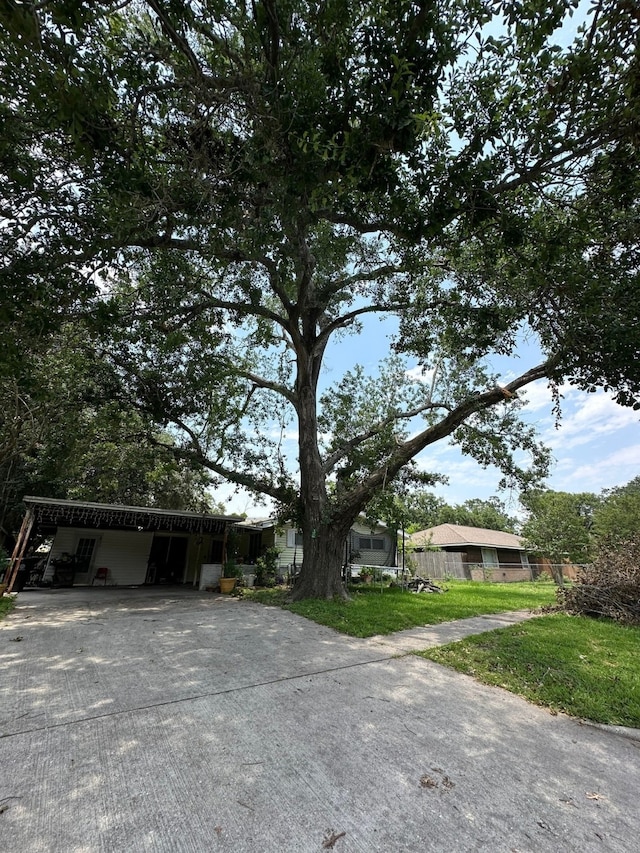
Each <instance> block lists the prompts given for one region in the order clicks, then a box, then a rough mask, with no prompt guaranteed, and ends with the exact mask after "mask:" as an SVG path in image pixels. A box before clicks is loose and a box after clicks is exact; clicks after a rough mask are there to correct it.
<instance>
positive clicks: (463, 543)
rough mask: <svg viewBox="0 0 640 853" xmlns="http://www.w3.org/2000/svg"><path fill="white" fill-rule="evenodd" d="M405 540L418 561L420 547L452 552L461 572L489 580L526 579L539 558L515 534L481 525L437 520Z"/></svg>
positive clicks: (428, 549) (454, 561)
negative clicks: (468, 525) (409, 544)
mask: <svg viewBox="0 0 640 853" xmlns="http://www.w3.org/2000/svg"><path fill="white" fill-rule="evenodd" d="M409 542H410V543H411V545H412V547H413V549H414V550H415V551H416V552H418V553H417V555H416V559H417V562H418V564H420V562H421V561H420V557H421V555H420V552H421V551H424V552H428V551H432V550H433V549H437V550H439V551H444V552H446V553H448V554H451V555H452V557H453V555H455V556H456V558H457V559H456V560H453V559H452V561H451V566H452V567H453V566H454V565H456V564H457V565H458V566H461V567H462V575H461V576H462V577H467V578H472V579H475V578H476V577H478V579H482V578H483V577H487V576H490V577H491V579H493V580H529V579H530V578H531V577H532V574H533V573H532V565H533V566H534V567H535V566H536V565H537V564H538V563H540V562H542V561H541V560H538V559H536V558H535V557H532V556H531V557H530V555H529V554H527V551H526V549H525V547H524V545H523V543H522V540H521V539H520V537H519V536H515V535H514V534H513V533H504V532H502V531H500V530H487V529H486V528H484V527H466V526H464V525H461V524H439V525H437V526H436V527H429V528H428V529H427V530H420V531H419V532H418V533H413V534H412V535H411V536H410V537H409ZM423 561H424V560H423ZM425 562H426V561H425ZM534 571H535V569H534Z"/></svg>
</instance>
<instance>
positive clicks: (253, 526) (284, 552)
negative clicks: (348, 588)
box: [238, 518, 396, 575]
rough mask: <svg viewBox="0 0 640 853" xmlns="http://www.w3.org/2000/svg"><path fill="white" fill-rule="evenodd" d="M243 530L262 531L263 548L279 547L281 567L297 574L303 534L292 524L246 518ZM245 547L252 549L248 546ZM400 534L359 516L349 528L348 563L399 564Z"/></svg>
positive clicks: (346, 542)
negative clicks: (397, 539)
mask: <svg viewBox="0 0 640 853" xmlns="http://www.w3.org/2000/svg"><path fill="white" fill-rule="evenodd" d="M238 531H239V533H240V534H241V535H242V533H243V531H246V532H249V531H259V532H260V534H261V547H262V550H264V548H268V547H270V546H275V547H276V548H277V549H278V551H279V555H278V569H279V571H280V572H281V573H282V575H287V574H289V575H291V574H296V573H297V572H298V571H299V570H300V567H301V565H302V554H303V551H302V533H301V532H300V530H298V529H297V528H296V527H294V526H293V525H292V524H290V523H286V524H282V525H281V524H279V523H278V522H277V521H276V520H275V519H273V518H265V519H254V520H252V521H250V520H247V521H243V522H242V523H241V524H240V525H239V526H238ZM245 550H250V549H247V548H245ZM395 559H396V537H395V533H394V531H392V530H390V529H389V528H387V527H386V525H384V524H382V523H381V522H377V523H375V524H374V525H373V526H372V525H371V522H368V521H366V520H365V519H364V518H359V519H357V520H356V521H355V522H354V524H353V525H352V527H351V530H350V531H349V536H348V537H347V540H346V541H345V545H344V564H345V565H351V566H352V567H355V566H395Z"/></svg>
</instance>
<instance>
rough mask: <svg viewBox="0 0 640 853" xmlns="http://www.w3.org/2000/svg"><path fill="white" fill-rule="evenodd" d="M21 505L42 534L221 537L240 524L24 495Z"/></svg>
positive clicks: (227, 518)
mask: <svg viewBox="0 0 640 853" xmlns="http://www.w3.org/2000/svg"><path fill="white" fill-rule="evenodd" d="M23 500H24V503H25V504H26V505H27V507H28V508H29V509H30V510H31V511H32V512H33V515H34V520H35V522H36V524H37V525H38V526H39V528H40V529H41V531H43V530H45V529H46V528H51V529H54V528H57V527H85V528H103V529H111V530H158V531H166V532H172V531H175V532H180V533H224V531H225V530H226V529H227V527H230V526H232V525H235V524H237V523H238V522H240V521H242V518H241V517H240V516H237V515H207V514H206V513H198V512H187V511H182V510H174V509H156V508H154V507H143V506H123V505H120V504H101V503H93V502H91V501H70V500H62V499H60V498H42V497H34V496H32V495H27V496H26V497H25V498H23Z"/></svg>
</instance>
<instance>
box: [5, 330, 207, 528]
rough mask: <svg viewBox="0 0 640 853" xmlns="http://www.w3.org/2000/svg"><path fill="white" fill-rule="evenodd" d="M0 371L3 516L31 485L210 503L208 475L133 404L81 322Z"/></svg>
mask: <svg viewBox="0 0 640 853" xmlns="http://www.w3.org/2000/svg"><path fill="white" fill-rule="evenodd" d="M6 367H7V369H6V372H5V373H4V374H3V375H2V376H0V401H1V403H2V405H1V406H0V448H1V451H2V452H1V453H0V475H1V477H2V479H1V483H2V486H1V496H2V507H1V510H0V523H1V524H2V526H3V527H4V529H5V530H6V531H7V532H9V531H11V530H12V529H13V530H15V529H16V528H17V526H19V523H20V520H21V517H22V513H23V507H22V505H21V500H22V497H23V495H25V494H37V495H43V496H46V497H59V498H70V499H76V500H91V501H99V502H105V503H111V502H112V503H121V504H127V505H142V506H157V507H161V508H164V509H185V510H194V511H201V512H204V511H207V510H208V509H209V507H210V506H211V499H210V497H209V495H208V493H207V489H208V486H209V484H210V483H211V478H210V477H209V476H208V475H207V474H206V473H205V472H204V470H203V469H202V468H201V467H196V466H194V464H193V463H192V462H189V461H188V460H184V459H181V458H179V457H176V455H175V454H174V452H173V448H174V444H175V442H174V440H173V438H172V437H171V436H170V435H169V434H168V433H167V432H161V431H160V430H158V428H157V426H156V424H154V423H153V422H150V421H149V419H148V418H145V417H144V416H143V415H141V414H140V412H139V411H138V410H137V409H135V408H133V407H132V406H131V404H130V403H129V401H128V400H127V399H126V396H124V394H123V393H122V389H119V387H118V382H117V380H116V378H115V377H114V376H113V374H112V372H111V371H110V369H109V368H108V366H107V365H106V364H104V363H103V362H101V361H100V359H99V358H98V355H97V353H96V351H95V348H94V347H93V345H92V344H91V342H90V341H89V340H88V338H87V335H86V332H85V331H84V330H83V328H82V326H81V325H80V324H79V323H73V324H72V323H67V324H66V325H65V326H64V327H63V328H62V329H61V331H60V332H59V333H58V334H56V335H53V336H51V337H50V338H49V340H48V343H47V345H46V346H45V345H44V343H43V342H35V343H33V344H32V345H30V346H29V347H28V348H25V349H24V350H23V355H22V361H21V364H20V365H19V366H18V365H12V369H11V370H9V369H8V367H9V366H6Z"/></svg>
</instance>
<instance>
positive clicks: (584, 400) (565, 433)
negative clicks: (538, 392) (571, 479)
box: [543, 392, 639, 452]
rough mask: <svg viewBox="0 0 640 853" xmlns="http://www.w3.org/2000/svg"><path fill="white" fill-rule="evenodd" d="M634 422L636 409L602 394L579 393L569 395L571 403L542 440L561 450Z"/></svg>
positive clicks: (636, 415) (636, 420)
mask: <svg viewBox="0 0 640 853" xmlns="http://www.w3.org/2000/svg"><path fill="white" fill-rule="evenodd" d="M638 423H639V418H638V413H637V412H634V411H633V410H632V409H628V408H625V407H624V406H619V405H618V404H617V403H615V402H614V401H613V400H611V399H610V398H609V397H607V395H606V394H604V393H601V392H598V393H596V394H586V393H582V394H580V395H579V396H578V395H572V400H571V406H569V405H567V406H566V407H565V410H564V412H563V416H562V420H561V421H560V426H559V428H558V429H557V430H556V429H550V430H548V431H547V432H546V433H545V434H543V440H544V441H545V442H547V443H548V444H551V445H552V446H556V447H557V448H558V450H561V451H562V452H564V451H566V450H570V449H571V448H573V447H578V446H579V445H583V444H589V443H591V442H592V441H594V439H597V438H601V437H603V436H607V435H611V434H612V433H615V432H618V431H619V430H621V429H625V428H626V427H632V426H637V425H638Z"/></svg>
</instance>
